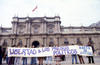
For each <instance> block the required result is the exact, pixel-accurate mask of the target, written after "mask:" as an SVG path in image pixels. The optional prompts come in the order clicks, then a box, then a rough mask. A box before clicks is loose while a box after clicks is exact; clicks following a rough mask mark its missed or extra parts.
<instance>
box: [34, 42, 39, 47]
mask: <svg viewBox="0 0 100 65" xmlns="http://www.w3.org/2000/svg"><path fill="white" fill-rule="evenodd" d="M33 45H34V47H39V45H40V43H39V41H33V42H32V46H33Z"/></svg>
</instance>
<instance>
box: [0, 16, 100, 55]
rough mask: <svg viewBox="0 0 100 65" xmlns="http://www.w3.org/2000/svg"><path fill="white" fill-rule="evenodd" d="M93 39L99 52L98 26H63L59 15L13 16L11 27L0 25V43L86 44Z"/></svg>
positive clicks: (9, 44) (99, 52)
mask: <svg viewBox="0 0 100 65" xmlns="http://www.w3.org/2000/svg"><path fill="white" fill-rule="evenodd" d="M90 40H91V41H93V43H94V47H95V50H96V53H97V54H100V27H84V26H81V27H73V26H69V27H64V26H61V21H60V17H59V16H54V17H46V16H45V17H13V21H12V27H11V28H4V27H0V45H2V46H4V47H7V46H12V45H18V44H20V45H27V46H28V47H31V46H32V45H33V44H34V45H35V46H38V45H44V46H49V45H56V44H58V45H59V46H61V45H66V44H77V43H78V42H80V43H81V44H83V45H87V43H88V42H89V41H90Z"/></svg>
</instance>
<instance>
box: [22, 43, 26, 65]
mask: <svg viewBox="0 0 100 65" xmlns="http://www.w3.org/2000/svg"><path fill="white" fill-rule="evenodd" d="M26 47H27V45H25V48H26ZM22 59H23V65H27V57H23V58H22Z"/></svg>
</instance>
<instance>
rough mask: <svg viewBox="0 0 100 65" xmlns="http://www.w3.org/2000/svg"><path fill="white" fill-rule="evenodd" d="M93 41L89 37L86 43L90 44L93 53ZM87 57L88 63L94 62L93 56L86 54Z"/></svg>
mask: <svg viewBox="0 0 100 65" xmlns="http://www.w3.org/2000/svg"><path fill="white" fill-rule="evenodd" d="M93 44H94V43H93V41H92V40H91V39H90V41H89V42H88V45H87V46H90V47H91V48H92V51H93V53H94V51H95V50H94V46H93ZM87 57H88V63H89V64H90V63H93V64H94V58H93V56H87Z"/></svg>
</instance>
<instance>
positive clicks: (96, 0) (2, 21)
mask: <svg viewBox="0 0 100 65" xmlns="http://www.w3.org/2000/svg"><path fill="white" fill-rule="evenodd" d="M36 6H37V9H36V10H35V11H34V12H32V10H33V9H34V8H35V7H36ZM14 16H18V17H27V16H30V17H44V16H50V17H51V16H52V17H54V16H60V17H61V25H63V26H66V27H67V26H70V25H71V26H89V25H90V24H92V23H96V22H98V21H100V0H0V26H2V27H11V26H12V24H11V21H12V17H14Z"/></svg>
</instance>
